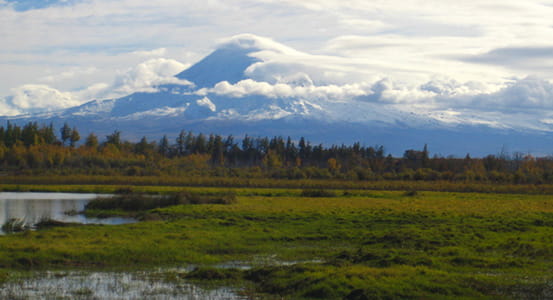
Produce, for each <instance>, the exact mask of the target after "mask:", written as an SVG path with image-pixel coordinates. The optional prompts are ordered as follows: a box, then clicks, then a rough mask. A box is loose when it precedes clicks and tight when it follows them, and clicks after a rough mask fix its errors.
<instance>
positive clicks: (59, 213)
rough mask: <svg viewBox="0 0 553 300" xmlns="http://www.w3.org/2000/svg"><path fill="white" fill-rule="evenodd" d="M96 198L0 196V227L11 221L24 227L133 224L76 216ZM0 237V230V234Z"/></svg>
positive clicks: (32, 194) (3, 194) (53, 194)
mask: <svg viewBox="0 0 553 300" xmlns="http://www.w3.org/2000/svg"><path fill="white" fill-rule="evenodd" d="M96 197H97V195H96V194H74V193H0V226H1V225H2V224H4V223H6V222H7V221H9V220H11V219H19V220H23V221H24V222H25V223H26V224H36V223H38V222H40V221H41V220H44V219H51V220H56V221H61V222H74V223H82V224H111V225H116V224H125V223H132V222H134V220H133V219H128V218H105V219H98V218H87V217H85V216H84V215H81V214H75V212H80V211H82V210H83V209H84V207H85V205H86V204H87V203H88V201H90V200H92V199H94V198H96ZM67 212H74V213H73V214H67ZM2 233H3V232H2V231H1V230H0V234H2Z"/></svg>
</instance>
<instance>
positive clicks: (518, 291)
mask: <svg viewBox="0 0 553 300" xmlns="http://www.w3.org/2000/svg"><path fill="white" fill-rule="evenodd" d="M139 189H148V188H145V187H141V188H139ZM171 189H175V188H171ZM162 190H163V188H160V191H162ZM150 192H151V191H150ZM177 192H178V193H184V194H185V195H190V194H192V196H193V197H192V198H194V199H204V200H205V201H204V200H202V201H198V202H193V201H192V202H191V201H189V200H186V201H185V200H182V196H181V198H179V199H181V200H179V201H176V202H172V203H169V204H168V205H166V204H167V203H165V204H164V205H159V201H158V200H156V201H158V202H155V203H156V204H155V205H154V207H150V206H149V204H147V203H146V202H142V204H141V208H140V210H138V211H132V214H135V216H136V214H139V215H140V220H141V221H140V222H136V223H129V224H121V225H117V226H111V225H105V224H70V225H68V226H52V227H48V228H44V229H39V230H36V231H24V232H20V233H14V234H8V235H3V236H0V282H2V285H3V286H4V287H9V286H14V285H18V284H19V285H21V286H26V285H22V284H23V283H21V282H22V281H18V280H22V279H25V278H26V280H28V281H26V282H28V285H27V286H40V284H42V283H40V280H38V281H37V278H40V276H38V277H37V274H50V275H46V276H45V277H46V278H50V277H52V276H54V275H51V274H58V273H57V272H61V273H62V274H70V275H71V274H77V275H76V277H75V278H76V279H75V280H76V281H79V280H80V279H79V278H87V276H98V275H94V274H118V275H117V276H123V277H125V276H131V277H132V276H133V275H132V274H146V275H144V276H135V277H133V278H137V280H145V281H146V282H148V284H150V285H152V286H159V287H160V290H172V291H179V289H181V290H185V289H189V287H190V286H194V288H195V287H196V286H200V287H203V286H208V287H210V288H208V289H206V290H207V291H208V292H209V291H213V292H214V293H223V294H224V293H226V292H229V291H230V292H229V293H231V294H233V295H236V297H245V298H246V299H253V298H255V299H273V298H278V299H281V298H283V299H421V298H425V299H444V298H447V299H466V298H488V299H509V298H510V299H536V298H547V297H551V296H552V295H553V294H552V293H553V289H552V282H553V276H552V275H551V274H550V270H551V268H553V263H552V261H553V246H552V245H553V197H551V196H548V195H527V194H507V193H503V194H495V193H458V192H431V191H418V192H405V191H374V190H326V191H303V190H298V189H286V188H272V189H268V188H265V189H256V188H234V189H233V188H215V187H210V188H201V187H198V188H194V189H189V188H188V189H184V188H181V189H180V191H177ZM172 193H173V192H170V193H161V194H166V195H173V194H172ZM229 195H233V197H234V199H233V200H232V201H226V202H213V201H207V200H206V199H224V198H228V197H229ZM141 197H142V196H141ZM170 197H172V196H169V198H170ZM189 197H190V196H189ZM152 198H156V197H152ZM185 198H186V197H185ZM173 199H175V198H173ZM186 199H189V198H186ZM142 200H144V199H143V198H142ZM111 203H112V204H110V205H107V206H106V205H105V206H104V207H103V208H102V207H96V208H94V209H93V210H91V212H92V213H94V214H98V212H99V211H102V210H103V211H104V212H105V213H106V215H109V216H110V217H128V216H129V210H127V209H124V205H126V204H125V202H124V201H119V200H118V201H112V202H111ZM113 203H115V204H113ZM117 203H119V204H117ZM117 205H123V206H121V207H117ZM160 268H161V269H162V270H173V269H174V268H176V269H177V270H178V271H161V273H160V271H159V270H160ZM37 272H38V273H37ZM81 272H84V273H81ZM110 272H111V273H110ZM82 274H84V275H82ZM125 274H127V275H125ZM160 274H163V275H160ZM48 276H50V277H48ZM54 277H55V276H54ZM71 277H72V276H66V277H65V278H71ZM127 278H128V277H127ZM175 278H177V280H175ZM71 280H73V279H71ZM71 280H69V281H71ZM84 281H87V280H84ZM18 282H19V283H18ZM56 282H57V281H55V280H54V281H50V283H49V284H53V285H55V284H57V283H56ZM129 284H130V283H129ZM133 284H134V283H133ZM131 285H132V284H131ZM179 286H180V288H179ZM39 289H41V288H39ZM88 289H91V290H92V288H90V287H87V286H84V287H79V286H78V285H72V283H71V285H70V288H68V289H67V290H68V293H74V291H75V290H77V291H79V290H80V291H82V292H85V291H87V290H88ZM236 291H238V292H236ZM235 292H236V293H235ZM131 298H132V297H131ZM191 299H193V298H191ZM214 299H216V298H214Z"/></svg>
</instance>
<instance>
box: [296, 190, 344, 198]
mask: <svg viewBox="0 0 553 300" xmlns="http://www.w3.org/2000/svg"><path fill="white" fill-rule="evenodd" d="M301 196H302V197H314V198H322V197H336V196H337V195H336V193H334V192H333V191H328V190H323V189H316V190H303V191H301Z"/></svg>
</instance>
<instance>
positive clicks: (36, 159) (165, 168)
mask: <svg viewBox="0 0 553 300" xmlns="http://www.w3.org/2000/svg"><path fill="white" fill-rule="evenodd" d="M58 133H59V134H58ZM79 142H81V143H80V144H79ZM0 170H2V172H3V173H31V174H46V173H48V174H94V175H138V176H140V175H149V176H151V175H170V176H194V175H202V176H235V177H266V178H288V179H306V178H317V179H324V178H335V179H348V180H383V179H385V180H429V181H430V180H447V181H470V182H473V181H474V182H502V183H552V182H553V159H551V158H550V157H540V158H536V157H533V156H531V155H523V154H521V153H514V154H512V155H510V154H508V153H501V154H499V155H488V156H486V157H483V158H471V157H470V155H468V154H467V156H466V157H464V158H454V157H441V156H436V155H435V156H433V157H431V156H430V153H429V150H428V147H427V146H426V145H424V147H423V148H422V149H421V150H416V149H408V150H406V151H405V152H404V154H403V156H402V157H393V156H392V155H391V154H387V153H386V152H385V149H384V147H383V146H379V145H377V146H368V147H367V146H364V145H361V143H359V142H357V143H354V144H352V145H344V144H342V145H331V146H324V145H323V144H312V143H311V142H310V141H308V140H306V139H304V138H300V139H299V140H298V141H295V140H293V139H292V138H290V137H287V138H283V137H281V136H275V137H271V138H269V137H250V136H247V135H246V136H245V137H243V138H242V139H237V138H235V137H234V136H232V135H229V136H226V137H224V136H221V135H217V134H209V135H205V134H203V133H199V134H195V133H193V132H188V131H185V130H183V131H181V132H180V133H179V135H178V136H177V137H176V138H175V139H172V140H171V139H169V138H168V137H167V135H164V136H163V137H162V138H161V139H160V140H159V141H150V140H148V139H147V138H146V137H143V138H142V139H140V140H139V141H138V142H130V141H127V140H124V139H122V137H121V132H120V131H117V130H116V131H114V132H113V133H111V134H109V135H107V136H105V137H104V138H102V139H100V138H99V137H98V136H97V135H96V134H94V133H91V134H89V135H88V136H86V137H85V139H84V141H81V136H80V134H79V131H78V129H77V128H76V127H71V126H69V125H68V124H67V123H65V124H64V125H63V126H62V127H61V128H59V129H58V130H56V129H55V128H54V126H53V124H49V125H39V124H38V123H36V122H29V123H27V124H25V125H24V126H21V127H20V126H18V125H16V124H13V123H10V122H8V123H7V125H6V126H5V127H4V126H2V127H0Z"/></svg>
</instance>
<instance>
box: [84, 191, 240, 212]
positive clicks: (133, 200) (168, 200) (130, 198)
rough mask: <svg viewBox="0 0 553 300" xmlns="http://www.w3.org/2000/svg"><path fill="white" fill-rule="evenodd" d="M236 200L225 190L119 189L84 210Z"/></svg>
mask: <svg viewBox="0 0 553 300" xmlns="http://www.w3.org/2000/svg"><path fill="white" fill-rule="evenodd" d="M235 202H236V194H235V193H234V192H232V191H227V192H226V193H224V194H217V195H201V194H198V193H193V192H188V191H181V192H178V193H174V194H172V195H146V194H143V193H134V192H132V190H124V191H123V192H121V191H119V194H117V195H114V196H109V197H98V198H96V199H94V200H91V201H90V202H89V203H87V205H86V207H85V210H112V211H113V210H123V211H145V210H151V209H155V208H162V207H168V206H175V205H186V204H232V203H235Z"/></svg>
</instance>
